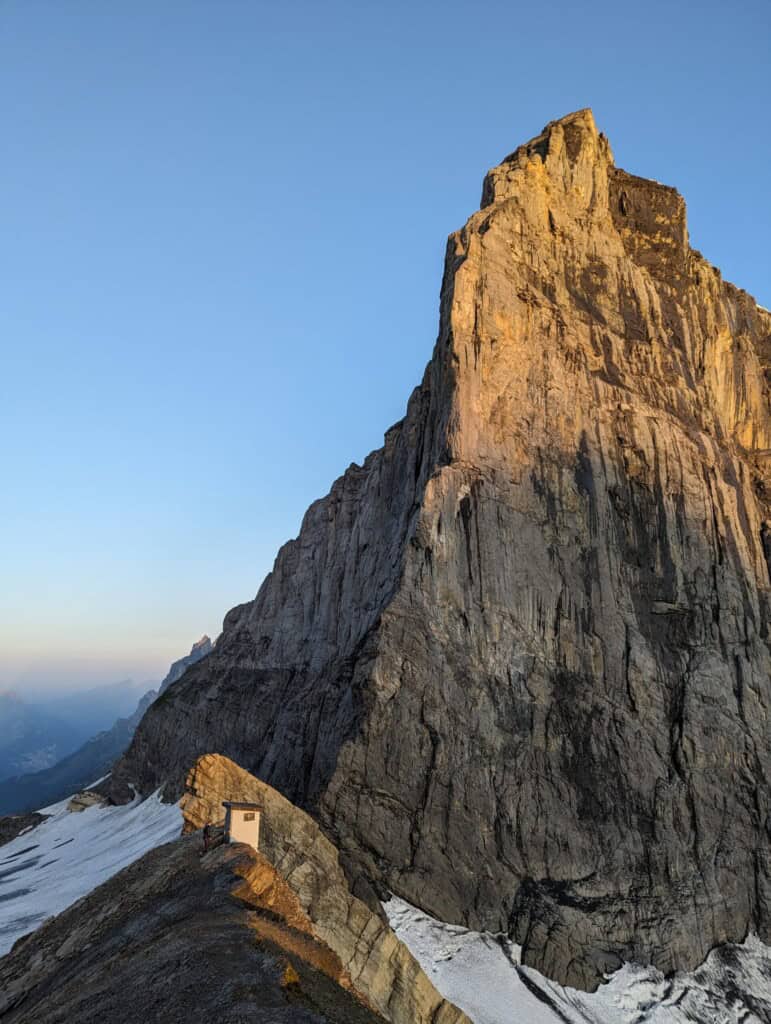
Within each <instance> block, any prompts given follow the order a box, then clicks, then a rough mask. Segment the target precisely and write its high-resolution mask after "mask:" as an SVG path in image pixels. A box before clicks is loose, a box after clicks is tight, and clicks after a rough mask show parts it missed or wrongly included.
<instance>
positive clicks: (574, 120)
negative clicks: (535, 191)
mask: <svg viewBox="0 0 771 1024" xmlns="http://www.w3.org/2000/svg"><path fill="white" fill-rule="evenodd" d="M596 166H599V167H601V168H602V169H607V168H608V167H612V166H613V153H612V151H611V148H610V143H609V142H608V140H607V139H606V137H605V136H604V135H603V134H602V132H598V130H597V125H596V124H595V121H594V115H593V114H592V111H591V110H590V109H589V107H585V108H584V109H582V110H576V111H573V113H571V114H566V115H565V116H564V117H560V118H558V119H557V120H555V121H550V122H549V123H548V124H547V125H546V127H545V128H544V129H543V131H542V132H541V133H540V135H536V136H535V138H533V139H530V141H529V142H526V143H524V145H521V146H518V147H517V148H516V149H515V150H514V151H513V152H512V153H510V154H509V155H508V156H507V157H504V159H503V160H502V161H501V162H500V164H498V166H497V167H494V168H493V169H492V170H491V171H489V172H488V174H487V176H486V177H485V181H484V184H483V186H482V201H481V206H482V207H483V208H484V207H486V206H490V205H492V204H493V203H497V202H502V201H504V200H506V199H510V198H512V197H513V196H515V195H516V194H517V191H518V189H519V188H521V184H522V179H523V178H524V177H530V178H533V176H536V177H537V176H539V175H540V176H541V177H542V178H543V187H544V188H545V189H549V188H550V187H552V188H553V187H555V186H556V187H557V188H561V189H564V190H566V191H567V190H570V189H571V188H575V187H576V186H578V187H579V189H580V188H581V186H582V185H584V186H585V185H586V184H587V183H588V182H589V181H590V180H591V179H592V178H593V177H594V176H595V168H596Z"/></svg>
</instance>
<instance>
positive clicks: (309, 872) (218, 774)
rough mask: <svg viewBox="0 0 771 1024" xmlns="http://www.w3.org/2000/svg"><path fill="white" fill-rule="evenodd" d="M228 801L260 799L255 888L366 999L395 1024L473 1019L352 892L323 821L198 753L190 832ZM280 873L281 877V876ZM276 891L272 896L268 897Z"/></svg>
mask: <svg viewBox="0 0 771 1024" xmlns="http://www.w3.org/2000/svg"><path fill="white" fill-rule="evenodd" d="M223 800H235V801H239V800H243V801H250V802H255V803H259V804H260V805H261V806H262V808H263V813H262V820H261V823H260V853H261V854H262V855H263V856H262V857H258V858H257V859H256V860H255V861H254V864H253V865H252V866H250V867H248V868H245V869H243V877H244V879H245V881H246V884H247V886H248V887H249V889H250V890H251V891H252V892H253V893H257V892H259V893H260V898H261V899H262V900H263V901H265V900H267V903H266V906H268V907H269V908H273V909H275V907H276V906H279V905H280V906H282V907H284V908H288V907H289V906H290V903H291V906H292V907H293V908H294V909H293V914H294V917H292V916H291V914H290V913H289V910H288V909H285V910H283V911H282V913H283V914H284V916H286V917H287V918H288V919H290V920H291V921H292V922H293V923H294V924H295V925H296V926H297V927H299V924H297V922H298V921H300V920H302V921H303V922H305V924H304V925H303V929H304V930H305V931H307V932H308V933H309V934H312V935H313V937H314V938H315V939H316V940H317V941H318V942H320V943H322V944H323V945H324V946H325V947H327V948H329V949H330V950H332V952H333V953H334V955H335V956H336V957H337V958H338V960H339V962H340V964H341V970H342V972H343V975H344V976H345V978H346V979H348V982H349V983H350V985H351V986H352V987H353V988H354V989H355V991H357V992H358V993H360V995H361V997H362V998H363V999H365V1000H366V1002H367V1004H368V1005H369V1006H371V1007H372V1008H373V1009H375V1010H376V1011H377V1012H378V1013H381V1014H382V1015H383V1016H384V1017H386V1018H387V1019H388V1020H390V1021H393V1022H394V1024H470V1022H469V1021H468V1019H467V1018H466V1017H465V1015H464V1014H462V1013H461V1012H460V1011H459V1010H457V1009H456V1008H455V1007H454V1006H452V1005H451V1004H450V1003H447V1002H446V1001H445V1000H444V999H442V997H441V996H440V995H439V993H438V992H437V991H436V989H435V988H434V986H433V985H432V984H431V982H430V981H429V980H428V978H427V977H426V976H425V974H424V973H423V971H422V970H421V969H420V967H419V965H418V963H417V961H416V960H415V959H414V958H413V956H412V954H411V953H410V952H409V950H408V949H407V947H406V946H404V945H402V943H400V942H399V941H398V940H397V939H396V937H395V936H394V934H393V932H392V931H391V929H390V928H389V926H388V924H387V922H386V920H385V917H384V916H378V915H377V914H375V913H373V912H372V910H370V909H369V908H368V907H367V906H366V905H365V904H364V903H363V902H362V901H361V900H360V899H357V898H356V897H355V896H354V895H353V894H352V893H351V891H350V889H349V886H348V882H347V881H346V877H345V874H344V873H343V870H342V868H341V867H340V864H339V858H338V852H337V850H336V849H335V847H334V846H333V845H332V843H330V841H329V840H328V839H327V838H326V836H325V835H324V834H323V832H322V831H321V829H320V828H319V826H318V825H317V824H316V822H315V821H313V819H312V818H310V817H309V816H308V815H307V814H304V813H303V812H302V811H301V810H299V809H298V808H297V807H294V806H293V805H292V804H291V803H290V802H289V801H288V800H286V799H285V798H284V797H283V796H281V794H280V793H277V792H276V790H275V789H272V788H271V787H270V786H267V785H265V783H264V782H260V780H259V779H256V778H255V777H254V776H253V775H250V774H249V773H248V772H245V771H244V770H243V769H242V768H240V767H239V766H238V765H237V764H234V763H233V762H232V761H230V760H228V758H226V757H221V756H218V755H214V754H209V755H205V756H204V757H201V758H199V760H198V761H197V763H196V764H195V766H194V767H193V768H192V770H191V771H190V773H189V775H188V778H187V787H186V792H185V795H184V797H183V798H182V802H181V806H182V813H183V814H184V817H185V829H186V831H191V830H195V829H199V828H201V827H202V826H203V825H206V824H217V823H220V822H221V821H222V820H223V813H224V812H223V807H222V802H223ZM275 876H278V877H277V878H276V877H275ZM269 894H270V895H269Z"/></svg>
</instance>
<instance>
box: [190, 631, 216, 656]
mask: <svg viewBox="0 0 771 1024" xmlns="http://www.w3.org/2000/svg"><path fill="white" fill-rule="evenodd" d="M210 647H211V637H210V636H209V635H208V634H206V633H204V635H203V636H202V637H201V639H200V640H196V642H195V643H194V644H193V646H192V647H191V648H190V653H191V654H195V652H196V651H200V650H202V649H206V650H208V649H209V648H210Z"/></svg>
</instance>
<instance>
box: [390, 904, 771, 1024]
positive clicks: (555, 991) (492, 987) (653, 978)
mask: <svg viewBox="0 0 771 1024" xmlns="http://www.w3.org/2000/svg"><path fill="white" fill-rule="evenodd" d="M384 907H385V911H386V913H387V915H388V919H389V921H390V923H391V927H392V928H393V930H394V931H395V932H396V935H397V936H398V938H400V939H401V941H402V942H403V943H404V944H405V945H406V946H407V947H408V948H409V950H410V951H411V952H412V954H413V956H414V957H415V958H416V959H417V960H418V962H419V963H420V965H421V967H422V968H423V970H424V971H425V972H426V974H427V975H428V976H429V978H430V979H431V980H432V982H433V983H434V985H435V986H436V988H437V989H438V990H439V992H441V994H442V995H443V996H445V998H447V999H449V1000H450V1001H451V1002H453V1003H455V1004H456V1006H459V1007H460V1008H461V1009H462V1010H464V1011H465V1012H466V1013H467V1014H468V1015H469V1017H470V1018H471V1019H472V1020H473V1021H474V1024H693V1022H694V1021H698V1022H700V1024H767V1022H768V1021H771V947H769V946H766V945H764V944H763V943H762V942H761V941H760V940H759V939H758V938H756V937H755V936H752V935H751V936H749V937H748V938H747V939H746V941H745V942H743V943H742V944H741V945H734V944H727V945H725V946H721V947H719V948H718V949H716V950H713V952H712V953H710V955H709V956H708V957H707V959H706V961H705V962H704V963H703V964H702V965H701V967H698V968H697V969H696V970H695V971H692V972H690V973H687V974H686V973H679V972H678V973H677V974H675V975H673V976H672V977H670V978H665V977H664V976H663V975H662V974H661V973H660V972H659V971H657V970H656V969H655V968H653V967H643V966H640V965H638V964H625V965H624V967H622V968H621V970H619V971H617V972H616V973H615V974H613V975H611V976H610V977H609V980H608V981H607V982H606V984H604V985H602V986H600V988H599V989H598V990H597V991H596V992H593V993H587V992H579V991H577V990H576V989H570V988H564V987H563V986H561V985H557V984H556V983H555V982H553V981H549V979H548V978H545V977H544V976H543V975H542V974H539V973H538V971H534V970H532V968H529V967H523V966H521V964H520V963H519V955H520V949H519V947H518V946H516V945H514V943H511V942H509V941H508V940H507V939H505V938H504V937H502V936H497V935H489V934H485V933H480V932H471V931H468V930H466V929H465V928H458V927H455V926H453V925H447V924H444V923H442V922H441V921H437V920H435V919H434V918H432V917H429V916H428V915H427V914H424V913H423V912H422V911H420V910H417V909H415V908H414V907H412V906H410V904H409V903H405V902H404V901H403V900H400V899H398V898H396V897H392V899H391V900H389V902H388V903H386V904H384Z"/></svg>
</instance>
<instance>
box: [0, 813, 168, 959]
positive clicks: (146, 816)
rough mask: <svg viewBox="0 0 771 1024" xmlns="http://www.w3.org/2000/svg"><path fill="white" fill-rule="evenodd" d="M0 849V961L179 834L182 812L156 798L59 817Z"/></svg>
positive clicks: (62, 814) (55, 815)
mask: <svg viewBox="0 0 771 1024" xmlns="http://www.w3.org/2000/svg"><path fill="white" fill-rule="evenodd" d="M67 803H68V800H61V801H59V802H58V803H55V804H52V805H51V806H50V807H46V808H43V810H42V812H41V813H43V814H49V815H51V817H49V818H48V819H47V820H46V821H44V822H42V824H40V825H38V826H37V827H36V828H34V829H32V830H31V831H27V832H24V833H23V834H21V835H18V836H17V837H16V838H15V839H13V840H12V841H11V842H10V843H6V844H5V845H4V846H0V956H2V955H4V954H5V953H7V952H8V950H9V949H10V948H11V946H12V945H13V943H14V942H15V941H16V940H17V939H18V938H20V937H21V936H22V935H26V934H27V932H30V931H32V930H33V929H35V928H37V927H38V925H40V924H41V923H42V922H43V921H45V919H46V918H48V917H51V915H53V914H59V913H61V911H62V910H64V909H66V908H67V907H69V906H70V905H71V904H73V903H74V902H75V901H76V900H78V899H80V897H81V896H85V895H86V893H88V892H91V890H92V889H95V888H96V886H97V885H101V883H102V882H105V881H106V880H107V879H108V878H110V877H111V876H112V875H114V874H115V873H116V872H118V871H120V870H121V869H122V868H125V867H126V866H127V865H128V864H131V863H132V861H135V860H136V859H137V858H138V857H141V856H142V855H143V854H145V853H147V851H148V850H151V849H152V848H153V847H155V846H160V845H161V843H167V842H169V841H170V840H172V839H176V838H177V836H179V835H180V833H181V831H182V812H181V811H180V809H179V807H178V806H177V805H176V804H164V803H162V802H161V800H160V796H159V794H158V793H154V794H153V795H152V796H150V797H148V798H147V799H146V800H142V801H140V800H139V799H137V798H135V799H134V800H133V801H132V802H131V803H130V804H126V805H125V806H123V807H99V806H94V807H89V808H87V809H86V810H85V811H81V812H79V813H77V814H74V813H72V812H69V811H67Z"/></svg>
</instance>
